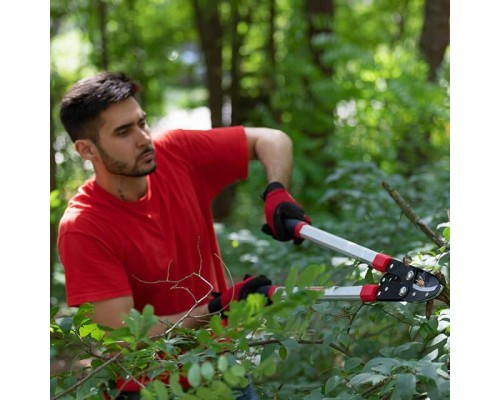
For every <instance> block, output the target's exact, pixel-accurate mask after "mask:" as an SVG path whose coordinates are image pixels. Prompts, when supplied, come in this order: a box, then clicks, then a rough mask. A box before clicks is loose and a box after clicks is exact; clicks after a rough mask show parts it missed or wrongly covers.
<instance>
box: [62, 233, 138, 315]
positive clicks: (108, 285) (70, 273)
mask: <svg viewBox="0 0 500 400" xmlns="http://www.w3.org/2000/svg"><path fill="white" fill-rule="evenodd" d="M59 257H60V259H61V263H62V264H63V266H64V273H65V277H66V297H67V303H68V306H69V307H77V306H79V305H81V304H83V303H85V302H93V301H101V300H107V299H111V298H116V297H122V296H129V295H132V289H131V287H130V284H129V281H128V277H127V273H126V271H125V268H124V266H123V263H122V262H120V260H119V258H118V257H117V255H116V254H115V253H114V252H113V251H112V250H111V249H110V248H109V247H108V246H107V245H106V244H105V243H104V242H103V241H102V240H98V239H97V238H96V237H93V236H91V235H88V234H84V233H80V232H67V233H65V234H63V235H62V236H61V237H60V238H59Z"/></svg>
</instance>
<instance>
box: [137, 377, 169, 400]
mask: <svg viewBox="0 0 500 400" xmlns="http://www.w3.org/2000/svg"><path fill="white" fill-rule="evenodd" d="M152 386H153V389H154V393H155V395H156V397H154V399H157V400H168V390H167V388H166V387H165V385H164V384H163V383H162V382H161V381H158V380H154V381H152ZM141 395H142V391H141Z"/></svg>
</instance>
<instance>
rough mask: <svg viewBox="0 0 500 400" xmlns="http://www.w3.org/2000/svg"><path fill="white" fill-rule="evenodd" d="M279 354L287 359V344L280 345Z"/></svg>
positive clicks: (283, 358)
mask: <svg viewBox="0 0 500 400" xmlns="http://www.w3.org/2000/svg"><path fill="white" fill-rule="evenodd" d="M278 354H279V356H280V358H281V359H282V360H283V361H285V360H286V356H287V355H288V350H287V348H286V347H285V346H280V348H279V350H278Z"/></svg>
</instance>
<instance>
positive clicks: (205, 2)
mask: <svg viewBox="0 0 500 400" xmlns="http://www.w3.org/2000/svg"><path fill="white" fill-rule="evenodd" d="M217 4H218V2H216V1H211V0H192V5H193V9H194V16H195V22H196V27H197V29H198V34H199V36H200V43H201V49H202V52H203V55H204V59H205V67H206V84H207V88H208V107H209V109H210V117H211V121H212V127H214V128H215V127H219V126H222V105H223V90H222V40H223V30H222V24H221V21H220V17H219V10H218V7H217Z"/></svg>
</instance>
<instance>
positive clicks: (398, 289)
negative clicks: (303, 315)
mask: <svg viewBox="0 0 500 400" xmlns="http://www.w3.org/2000/svg"><path fill="white" fill-rule="evenodd" d="M285 227H286V229H287V230H288V231H289V232H290V233H293V236H294V237H298V238H302V239H308V240H311V241H312V242H315V243H317V244H319V245H321V246H324V247H326V248H329V249H332V250H335V251H337V252H339V253H342V254H344V255H346V256H348V257H353V258H356V259H358V260H360V261H363V262H365V263H367V264H368V265H369V266H371V267H372V268H374V269H376V270H377V271H379V272H382V273H383V275H382V277H381V279H380V281H379V284H367V285H363V286H333V287H327V288H323V287H321V288H310V289H313V290H322V291H324V295H323V297H321V298H320V300H357V301H359V300H361V301H362V302H363V303H371V302H380V301H406V302H413V303H417V302H426V301H429V300H432V299H435V298H436V297H438V296H439V295H440V294H441V292H442V291H443V288H444V287H443V285H442V284H441V282H440V281H439V279H438V278H437V277H436V276H434V275H433V274H431V273H430V272H428V271H424V270H422V269H420V268H417V267H414V266H411V265H410V264H409V262H404V261H400V260H397V259H395V258H392V257H390V256H388V255H386V254H383V253H377V252H375V251H373V250H370V249H368V248H366V247H363V246H360V245H358V244H356V243H353V242H351V241H348V240H346V239H343V238H341V237H338V236H335V235H332V234H331V233H328V232H325V231H323V230H321V229H318V228H316V227H314V226H312V225H309V224H308V223H306V222H304V221H300V220H296V219H287V220H286V221H285ZM277 289H282V290H284V287H281V288H277ZM284 296H286V293H284Z"/></svg>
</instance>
